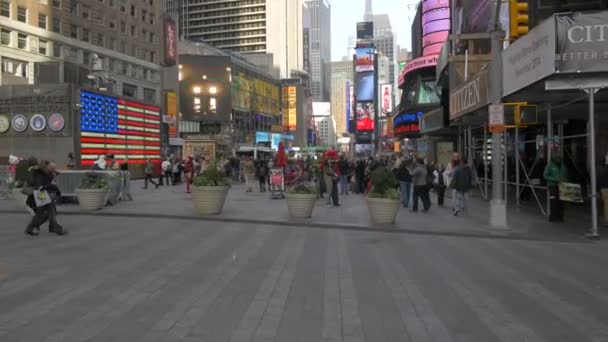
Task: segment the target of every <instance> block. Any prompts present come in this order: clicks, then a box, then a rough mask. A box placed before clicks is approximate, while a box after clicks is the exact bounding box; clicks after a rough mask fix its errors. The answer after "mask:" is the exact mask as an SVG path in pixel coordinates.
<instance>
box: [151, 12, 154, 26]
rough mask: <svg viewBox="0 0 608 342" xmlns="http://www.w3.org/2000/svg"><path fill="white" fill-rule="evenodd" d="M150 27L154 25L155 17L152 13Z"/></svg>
mask: <svg viewBox="0 0 608 342" xmlns="http://www.w3.org/2000/svg"><path fill="white" fill-rule="evenodd" d="M150 25H154V15H153V13H150Z"/></svg>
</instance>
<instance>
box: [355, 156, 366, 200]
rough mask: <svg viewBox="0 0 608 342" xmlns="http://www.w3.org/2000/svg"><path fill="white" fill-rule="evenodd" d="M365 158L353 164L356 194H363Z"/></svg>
mask: <svg viewBox="0 0 608 342" xmlns="http://www.w3.org/2000/svg"><path fill="white" fill-rule="evenodd" d="M365 168H366V165H365V160H363V159H359V160H357V164H356V166H355V183H356V188H357V193H358V194H365Z"/></svg>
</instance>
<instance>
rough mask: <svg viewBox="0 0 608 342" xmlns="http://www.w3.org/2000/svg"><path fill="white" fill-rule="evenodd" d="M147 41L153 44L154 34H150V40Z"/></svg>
mask: <svg viewBox="0 0 608 342" xmlns="http://www.w3.org/2000/svg"><path fill="white" fill-rule="evenodd" d="M148 41H149V42H150V43H154V32H150V39H149V40H148Z"/></svg>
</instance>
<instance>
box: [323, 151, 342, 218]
mask: <svg viewBox="0 0 608 342" xmlns="http://www.w3.org/2000/svg"><path fill="white" fill-rule="evenodd" d="M332 164H333V163H332V161H331V160H330V159H329V157H328V159H326V160H325V162H324V164H323V178H324V179H325V185H326V186H327V206H328V207H330V206H331V205H332V204H333V205H334V206H335V207H338V206H340V203H339V202H338V201H339V198H338V176H337V174H336V168H337V167H336V166H335V165H332Z"/></svg>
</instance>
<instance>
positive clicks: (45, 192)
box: [25, 161, 68, 236]
mask: <svg viewBox="0 0 608 342" xmlns="http://www.w3.org/2000/svg"><path fill="white" fill-rule="evenodd" d="M56 174H57V167H56V165H55V163H54V162H49V161H42V162H41V163H40V165H39V167H38V168H36V169H33V170H32V174H31V178H30V180H29V184H30V185H31V187H32V189H33V193H32V194H30V195H29V196H28V199H27V203H28V204H29V205H30V206H32V205H33V206H34V207H35V209H34V216H33V217H32V219H31V221H30V223H29V224H28V225H27V228H26V229H25V234H28V235H32V236H36V235H38V232H35V231H34V229H37V230H40V226H41V225H42V224H43V223H44V222H45V221H46V220H47V219H48V221H49V232H50V233H55V234H57V235H66V234H68V232H67V231H66V230H65V229H63V227H62V226H61V225H60V224H59V223H58V222H57V207H56V205H55V199H56V198H59V197H61V191H60V189H59V187H57V183H56V181H55V176H56ZM34 196H37V198H34ZM43 200H46V201H45V202H47V203H45V204H42V203H43Z"/></svg>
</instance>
